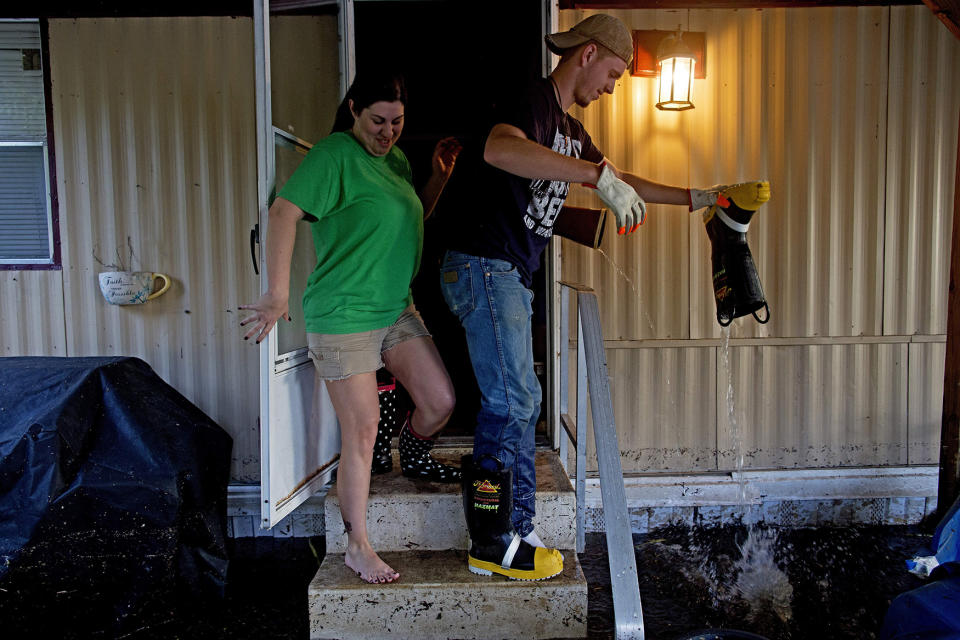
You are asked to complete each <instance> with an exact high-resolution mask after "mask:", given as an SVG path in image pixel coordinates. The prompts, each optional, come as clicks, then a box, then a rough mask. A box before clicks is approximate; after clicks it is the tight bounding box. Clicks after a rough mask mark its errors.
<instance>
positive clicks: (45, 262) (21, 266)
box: [0, 18, 63, 271]
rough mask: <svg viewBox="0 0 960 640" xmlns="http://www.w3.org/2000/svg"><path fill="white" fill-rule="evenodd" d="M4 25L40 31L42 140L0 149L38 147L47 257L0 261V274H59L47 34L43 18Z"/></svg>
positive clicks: (8, 144) (6, 144) (11, 143)
mask: <svg viewBox="0 0 960 640" xmlns="http://www.w3.org/2000/svg"><path fill="white" fill-rule="evenodd" d="M3 21H4V22H37V23H39V27H40V64H41V70H42V75H43V106H44V118H45V120H46V132H47V135H46V140H45V141H42V142H41V141H38V142H24V141H0V146H4V147H15V146H20V147H23V146H42V147H43V148H44V151H45V153H44V160H45V162H44V174H45V176H46V180H47V228H48V231H49V236H48V240H49V247H50V257H49V258H40V259H35V260H22V259H7V261H4V259H2V258H0V271H51V270H56V271H60V270H62V269H63V263H62V258H61V251H60V201H59V198H58V196H57V162H56V152H55V145H54V130H53V101H52V97H51V96H52V91H51V81H50V31H49V24H48V21H47V19H46V18H39V19H24V20H3Z"/></svg>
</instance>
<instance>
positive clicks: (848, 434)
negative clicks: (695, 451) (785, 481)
mask: <svg viewBox="0 0 960 640" xmlns="http://www.w3.org/2000/svg"><path fill="white" fill-rule="evenodd" d="M907 346H908V345H906V344H846V345H797V346H758V347H753V346H749V347H737V346H731V347H730V355H729V362H730V365H729V372H728V370H727V369H726V367H725V366H724V365H723V361H724V358H723V355H722V351H723V347H721V349H720V350H721V355H718V357H717V360H718V368H717V380H718V382H717V417H718V436H717V440H718V443H719V447H718V449H719V451H718V460H719V465H718V466H719V468H721V469H732V468H734V467H735V466H736V460H735V455H734V452H735V451H736V447H735V446H734V442H735V437H736V436H735V434H736V433H739V434H740V438H741V442H742V452H743V456H744V466H745V467H747V468H751V467H758V468H769V467H835V466H862V465H867V466H871V465H901V464H906V463H907ZM731 378H732V380H733V389H734V394H733V397H734V399H733V406H734V410H733V419H734V421H735V422H736V430H734V428H733V426H732V422H731V418H730V412H729V408H728V404H727V396H726V394H727V390H728V388H729V381H730V379H731Z"/></svg>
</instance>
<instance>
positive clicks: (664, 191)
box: [616, 171, 690, 205]
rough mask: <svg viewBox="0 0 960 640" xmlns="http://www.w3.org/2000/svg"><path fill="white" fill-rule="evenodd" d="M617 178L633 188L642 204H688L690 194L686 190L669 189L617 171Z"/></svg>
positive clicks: (664, 185) (663, 185) (667, 186)
mask: <svg viewBox="0 0 960 640" xmlns="http://www.w3.org/2000/svg"><path fill="white" fill-rule="evenodd" d="M616 173H617V175H618V177H619V178H620V179H621V180H623V181H624V182H626V183H627V184H629V185H630V186H631V187H633V189H634V191H636V192H637V194H638V195H639V196H640V197H641V198H643V200H644V202H653V203H655V204H683V205H689V204H690V194H689V193H688V191H687V189H682V188H680V187H671V186H670V185H666V184H660V183H659V182H653V181H651V180H647V179H646V178H641V177H640V176H638V175H634V174H632V173H627V172H626V171H617V172H616Z"/></svg>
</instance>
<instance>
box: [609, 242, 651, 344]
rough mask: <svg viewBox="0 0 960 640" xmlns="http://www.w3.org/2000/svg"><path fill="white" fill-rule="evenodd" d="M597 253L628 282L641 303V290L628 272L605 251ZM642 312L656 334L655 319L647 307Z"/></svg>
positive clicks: (642, 308)
mask: <svg viewBox="0 0 960 640" xmlns="http://www.w3.org/2000/svg"><path fill="white" fill-rule="evenodd" d="M597 251H599V252H600V255H602V256H603V257H604V258H606V260H607V262H609V263H610V266H611V267H613V269H614V271H616V272H617V273H618V274H619V275H620V277H621V278H623V279H624V280H626V281H627V284H628V285H630V288H631V289H633V295H634V297H636V299H637V302H638V303H639V302H640V288H639V287H638V286H637V285H636V283H635V282H634V281H633V279H632V278H630V276H628V275H627V272H626V271H624V270H623V268H622V267H621V266H620V265H618V264H617V263H616V262H614V260H613V258H611V257H610V256H608V255H607V253H606V252H605V251H604V250H603V249H597ZM641 310H642V311H643V315H644V316H645V317H646V318H647V324H648V325H650V331H652V332H654V333H656V330H655V329H654V327H653V319H652V318H651V317H650V314H649V313H648V312H647V310H646V308H645V307H641Z"/></svg>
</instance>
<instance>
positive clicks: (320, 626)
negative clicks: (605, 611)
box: [309, 550, 587, 640]
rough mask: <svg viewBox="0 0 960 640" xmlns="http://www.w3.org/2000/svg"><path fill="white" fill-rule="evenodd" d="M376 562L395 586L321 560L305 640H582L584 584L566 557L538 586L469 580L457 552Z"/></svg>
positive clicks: (569, 554)
mask: <svg viewBox="0 0 960 640" xmlns="http://www.w3.org/2000/svg"><path fill="white" fill-rule="evenodd" d="M380 557H381V558H383V560H384V561H385V562H386V563H387V564H389V565H390V566H391V567H393V568H394V569H395V570H396V571H398V572H399V573H400V580H399V581H397V582H395V583H391V584H389V585H371V584H366V583H364V582H362V581H361V580H360V579H359V578H358V577H357V575H356V574H355V573H354V572H353V571H351V570H350V569H348V568H347V567H346V565H345V564H343V554H335V555H330V554H328V555H327V556H326V558H325V559H324V561H323V565H322V566H321V567H320V571H319V572H317V575H316V577H314V579H313V581H312V582H311V583H310V588H309V603H310V604H309V606H310V637H311V638H340V639H341V640H351V639H361V638H362V639H365V640H370V639H373V638H384V639H387V638H389V639H390V640H400V639H407V638H409V639H415V638H416V639H420V638H422V639H424V640H427V639H431V640H433V639H435V640H446V639H447V638H463V639H467V638H476V639H491V638H584V637H586V633H587V582H586V580H585V579H584V576H583V570H582V569H581V568H580V563H579V562H578V561H577V554H576V553H575V552H573V551H570V550H568V551H564V554H563V567H564V568H563V573H561V574H560V575H559V576H557V577H556V578H552V579H550V580H543V581H538V582H523V581H519V580H508V579H507V578H504V577H502V576H478V575H475V574H473V573H470V571H468V570H467V553H466V551H460V550H457V551H402V552H387V553H381V554H380Z"/></svg>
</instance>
